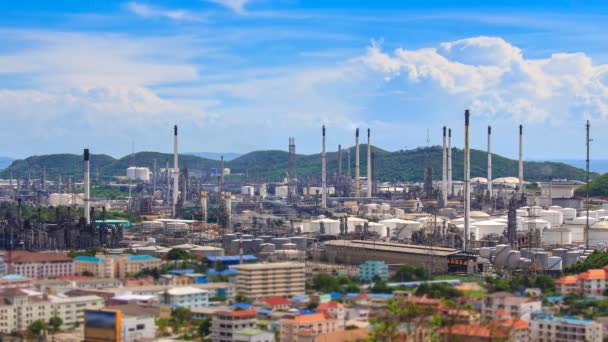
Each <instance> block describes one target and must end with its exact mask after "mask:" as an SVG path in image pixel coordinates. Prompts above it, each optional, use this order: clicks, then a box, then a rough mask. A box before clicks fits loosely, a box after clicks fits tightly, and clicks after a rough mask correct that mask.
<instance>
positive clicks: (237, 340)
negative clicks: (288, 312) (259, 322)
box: [232, 328, 274, 342]
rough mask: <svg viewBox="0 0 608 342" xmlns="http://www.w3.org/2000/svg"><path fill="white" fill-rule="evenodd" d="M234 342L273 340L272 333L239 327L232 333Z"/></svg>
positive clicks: (268, 341) (269, 341)
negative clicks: (239, 328)
mask: <svg viewBox="0 0 608 342" xmlns="http://www.w3.org/2000/svg"><path fill="white" fill-rule="evenodd" d="M232 341H234V342H274V333H272V332H270V331H264V330H260V329H254V328H246V329H241V330H239V331H237V332H235V333H234V334H233V335H232Z"/></svg>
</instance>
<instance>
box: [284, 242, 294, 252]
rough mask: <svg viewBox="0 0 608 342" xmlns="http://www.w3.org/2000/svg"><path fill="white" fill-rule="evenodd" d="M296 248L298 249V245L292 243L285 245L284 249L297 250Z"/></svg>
mask: <svg viewBox="0 0 608 342" xmlns="http://www.w3.org/2000/svg"><path fill="white" fill-rule="evenodd" d="M296 247H297V246H296V244H295V243H291V242H288V243H284V244H283V249H287V250H295V249H296Z"/></svg>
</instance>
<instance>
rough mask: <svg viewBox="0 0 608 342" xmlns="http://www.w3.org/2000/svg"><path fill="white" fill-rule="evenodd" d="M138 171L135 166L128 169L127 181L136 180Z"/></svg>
mask: <svg viewBox="0 0 608 342" xmlns="http://www.w3.org/2000/svg"><path fill="white" fill-rule="evenodd" d="M136 171H137V167H135V166H130V167H128V168H127V179H136V175H135V173H136Z"/></svg>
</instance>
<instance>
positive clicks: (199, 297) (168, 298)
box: [163, 287, 209, 309]
mask: <svg viewBox="0 0 608 342" xmlns="http://www.w3.org/2000/svg"><path fill="white" fill-rule="evenodd" d="M163 297H164V298H163V303H164V304H166V305H169V306H173V307H182V308H188V309H192V308H200V307H206V306H209V292H208V291H207V290H203V289H199V288H196V287H175V288H172V289H169V290H167V291H165V294H164V296H163Z"/></svg>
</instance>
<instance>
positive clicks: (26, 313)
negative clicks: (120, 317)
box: [0, 289, 104, 334]
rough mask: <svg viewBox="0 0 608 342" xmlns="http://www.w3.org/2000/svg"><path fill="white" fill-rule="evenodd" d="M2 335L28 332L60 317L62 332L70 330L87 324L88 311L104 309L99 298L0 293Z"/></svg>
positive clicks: (0, 326) (15, 290) (9, 291)
mask: <svg viewBox="0 0 608 342" xmlns="http://www.w3.org/2000/svg"><path fill="white" fill-rule="evenodd" d="M0 298H1V299H2V302H1V304H0V333H4V334H8V333H11V332H13V331H25V330H26V329H27V326H28V325H29V324H31V323H32V322H33V321H36V320H44V321H45V322H46V321H48V320H49V319H50V318H51V317H54V316H57V317H59V318H61V320H62V321H63V325H62V327H61V328H62V329H71V328H73V327H74V326H76V325H77V324H81V323H82V322H84V310H85V309H99V308H102V307H103V305H104V304H103V299H102V298H101V297H98V296H77V297H59V296H43V295H30V294H29V293H28V292H25V291H23V290H21V289H9V290H5V291H4V292H2V293H0Z"/></svg>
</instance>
